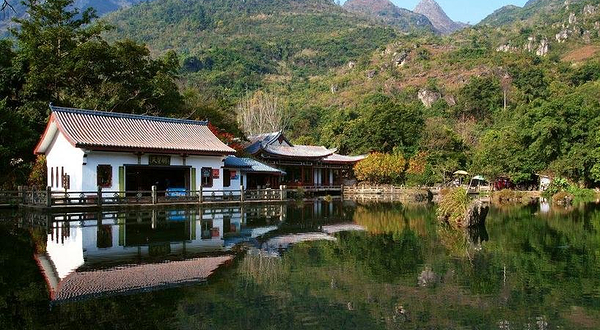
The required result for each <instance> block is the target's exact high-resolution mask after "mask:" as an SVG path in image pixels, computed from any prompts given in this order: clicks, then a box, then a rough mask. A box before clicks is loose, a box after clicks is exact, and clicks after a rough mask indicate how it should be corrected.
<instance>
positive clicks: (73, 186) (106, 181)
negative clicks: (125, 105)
mask: <svg viewBox="0 0 600 330" xmlns="http://www.w3.org/2000/svg"><path fill="white" fill-rule="evenodd" d="M50 109H51V111H52V114H51V116H50V120H49V121H48V124H47V127H46V131H45V132H44V135H43V136H42V138H41V140H40V142H39V143H38V145H37V147H36V149H35V153H36V154H38V155H46V161H47V166H48V186H50V187H52V190H54V191H64V190H65V189H67V191H86V192H89V191H96V190H97V189H98V187H101V188H102V189H103V190H104V191H148V190H151V187H152V186H157V189H158V190H159V191H165V190H167V189H175V190H177V189H185V190H191V191H197V190H199V189H200V187H202V189H203V190H207V191H211V190H223V189H224V186H223V181H224V177H223V172H224V170H223V167H224V159H225V158H226V157H227V156H228V155H231V154H233V153H234V152H235V150H233V149H232V148H230V147H228V146H227V145H225V144H224V143H223V142H221V141H220V140H219V139H218V138H217V137H216V136H215V135H214V134H213V133H212V132H211V131H210V130H209V128H208V123H207V122H203V121H193V120H182V119H173V118H162V117H151V116H143V115H131V114H123V113H113V112H102V111H92V110H82V109H71V108H62V107H56V106H50ZM232 186H234V187H235V186H236V185H232ZM237 188H238V189H239V184H238V185H237ZM225 189H227V187H225Z"/></svg>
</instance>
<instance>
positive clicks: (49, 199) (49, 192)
mask: <svg viewBox="0 0 600 330" xmlns="http://www.w3.org/2000/svg"><path fill="white" fill-rule="evenodd" d="M46 206H47V207H51V206H52V187H50V186H48V187H46Z"/></svg>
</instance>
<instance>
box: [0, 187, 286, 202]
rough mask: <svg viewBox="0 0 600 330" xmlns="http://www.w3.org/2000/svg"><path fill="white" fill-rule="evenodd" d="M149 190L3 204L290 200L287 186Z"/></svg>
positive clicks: (29, 196) (67, 194)
mask: <svg viewBox="0 0 600 330" xmlns="http://www.w3.org/2000/svg"><path fill="white" fill-rule="evenodd" d="M152 188H153V189H152V190H147V191H103V190H102V189H98V190H97V191H64V192H63V191H60V192H59V191H51V190H50V189H49V188H48V189H46V190H45V191H39V190H21V191H15V192H0V205H8V206H16V205H24V206H34V207H67V206H98V207H101V206H111V205H159V204H165V205H167V204H203V203H244V202H260V201H282V200H285V199H286V198H287V193H286V189H285V187H283V186H282V187H280V189H254V190H245V189H244V187H241V188H240V189H238V190H212V189H211V190H203V189H201V190H192V191H190V190H177V191H168V190H167V191H159V190H157V189H156V187H152Z"/></svg>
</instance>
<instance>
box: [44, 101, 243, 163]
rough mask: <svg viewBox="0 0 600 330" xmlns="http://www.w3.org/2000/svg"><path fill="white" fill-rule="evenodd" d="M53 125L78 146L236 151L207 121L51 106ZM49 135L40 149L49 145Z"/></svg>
mask: <svg viewBox="0 0 600 330" xmlns="http://www.w3.org/2000/svg"><path fill="white" fill-rule="evenodd" d="M50 108H51V110H52V115H51V119H50V122H49V123H48V128H47V131H48V130H51V126H52V125H56V128H55V129H58V130H59V131H60V132H62V133H63V134H64V135H65V137H66V138H67V140H69V142H71V143H72V144H73V145H74V146H76V147H78V148H90V149H102V150H116V151H121V150H139V151H149V152H167V153H172V152H182V153H188V154H231V153H234V152H235V150H233V149H232V148H230V147H228V146H227V145H225V144H224V143H223V142H221V141H220V140H219V139H218V138H217V137H216V136H215V135H214V134H213V133H212V132H211V131H210V129H209V128H208V123H207V122H203V121H194V120H184V119H174V118H163V117H152V116H143V115H132V114H123V113H114V112H103V111H93V110H83V109H71V108H62V107H56V106H50ZM46 135H48V134H45V135H44V137H43V138H42V141H40V144H38V147H37V148H36V153H44V152H45V151H46V149H47V147H48V146H49V143H48V141H45V140H47V139H52V136H46Z"/></svg>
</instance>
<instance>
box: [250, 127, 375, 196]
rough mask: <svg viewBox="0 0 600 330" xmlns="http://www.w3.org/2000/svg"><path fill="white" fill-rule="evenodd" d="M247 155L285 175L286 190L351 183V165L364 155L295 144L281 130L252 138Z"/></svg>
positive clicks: (283, 179) (352, 176)
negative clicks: (288, 188)
mask: <svg viewBox="0 0 600 330" xmlns="http://www.w3.org/2000/svg"><path fill="white" fill-rule="evenodd" d="M249 140H250V142H249V143H248V145H247V146H246V148H245V150H246V152H247V153H249V154H250V155H252V157H254V158H255V159H257V160H259V161H260V162H263V163H266V164H268V165H269V166H272V167H275V168H278V169H280V170H282V171H283V172H285V175H283V177H282V181H281V183H282V184H284V185H286V186H289V187H334V186H340V185H342V184H345V185H348V184H351V183H353V179H354V173H353V168H354V165H355V164H356V163H357V162H359V161H361V160H363V159H365V158H366V156H343V155H339V154H337V153H336V151H337V150H336V149H328V148H326V147H323V146H307V145H294V144H292V143H291V142H290V141H289V140H288V139H287V138H286V137H285V135H284V134H283V132H282V131H279V132H273V133H266V134H259V135H253V136H250V137H249Z"/></svg>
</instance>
